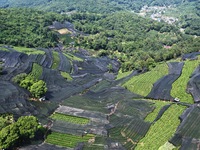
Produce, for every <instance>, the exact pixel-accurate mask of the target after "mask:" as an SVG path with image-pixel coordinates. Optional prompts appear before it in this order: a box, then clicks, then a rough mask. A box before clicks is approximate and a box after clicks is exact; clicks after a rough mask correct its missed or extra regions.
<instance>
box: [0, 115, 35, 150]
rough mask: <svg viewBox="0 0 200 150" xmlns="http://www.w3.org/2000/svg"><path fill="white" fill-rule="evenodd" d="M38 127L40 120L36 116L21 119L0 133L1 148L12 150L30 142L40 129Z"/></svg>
mask: <svg viewBox="0 0 200 150" xmlns="http://www.w3.org/2000/svg"><path fill="white" fill-rule="evenodd" d="M38 125H39V124H38V120H37V118H35V117H34V116H24V117H20V118H19V119H18V121H17V122H15V123H13V124H11V125H8V126H7V127H5V128H3V129H2V130H1V131H0V148H1V149H11V148H12V147H14V146H19V145H22V144H24V143H26V142H29V140H30V139H32V138H33V137H34V136H35V133H36V131H37V130H38V129H39V128H38V127H39V126H38Z"/></svg>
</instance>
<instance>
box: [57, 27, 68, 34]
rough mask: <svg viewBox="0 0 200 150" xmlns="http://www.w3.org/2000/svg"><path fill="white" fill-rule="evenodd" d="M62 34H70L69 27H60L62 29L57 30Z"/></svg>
mask: <svg viewBox="0 0 200 150" xmlns="http://www.w3.org/2000/svg"><path fill="white" fill-rule="evenodd" d="M57 31H58V32H59V33H60V34H68V33H71V31H69V30H68V29H67V28H63V29H60V30H57Z"/></svg>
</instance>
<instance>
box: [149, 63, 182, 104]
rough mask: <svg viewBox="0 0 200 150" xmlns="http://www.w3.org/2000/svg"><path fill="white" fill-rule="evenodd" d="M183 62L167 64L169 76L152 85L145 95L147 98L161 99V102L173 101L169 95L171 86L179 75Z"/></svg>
mask: <svg viewBox="0 0 200 150" xmlns="http://www.w3.org/2000/svg"><path fill="white" fill-rule="evenodd" d="M183 65H184V63H183V62H170V63H168V67H169V74H168V75H166V76H164V77H162V78H160V79H159V80H158V81H157V82H156V83H154V85H153V88H152V90H151V92H150V93H149V94H148V95H147V98H151V99H162V100H168V101H169V100H173V99H174V98H173V97H172V96H171V95H170V91H171V89H172V84H173V82H174V81H176V80H177V79H178V78H179V76H180V75H181V72H182V68H183Z"/></svg>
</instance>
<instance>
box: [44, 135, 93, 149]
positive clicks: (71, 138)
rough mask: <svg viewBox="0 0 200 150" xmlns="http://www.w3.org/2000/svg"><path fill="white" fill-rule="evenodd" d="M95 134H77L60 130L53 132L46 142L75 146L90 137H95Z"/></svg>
mask: <svg viewBox="0 0 200 150" xmlns="http://www.w3.org/2000/svg"><path fill="white" fill-rule="evenodd" d="M93 138H94V135H92V134H87V135H85V136H83V137H82V136H76V135H70V134H64V133H58V132H52V133H50V134H49V135H48V136H47V139H46V142H47V143H50V144H54V145H59V146H63V147H70V148H74V147H75V146H76V145H77V144H78V143H80V142H88V140H89V139H93Z"/></svg>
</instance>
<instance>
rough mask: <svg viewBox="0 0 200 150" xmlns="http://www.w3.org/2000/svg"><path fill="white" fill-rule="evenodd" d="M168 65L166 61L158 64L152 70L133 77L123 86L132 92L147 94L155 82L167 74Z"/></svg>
mask: <svg viewBox="0 0 200 150" xmlns="http://www.w3.org/2000/svg"><path fill="white" fill-rule="evenodd" d="M167 73H168V66H167V64H166V63H162V64H159V65H157V66H156V67H155V68H153V69H152V70H151V71H149V72H146V73H144V74H141V75H138V76H134V77H132V78H131V79H130V80H129V81H128V82H126V83H125V84H124V85H123V87H126V88H127V89H128V90H130V91H131V92H134V93H136V94H140V95H142V96H147V95H148V94H149V93H150V91H151V89H152V87H153V84H154V83H155V82H156V81H157V80H158V79H159V78H161V77H163V76H165V75H167Z"/></svg>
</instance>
